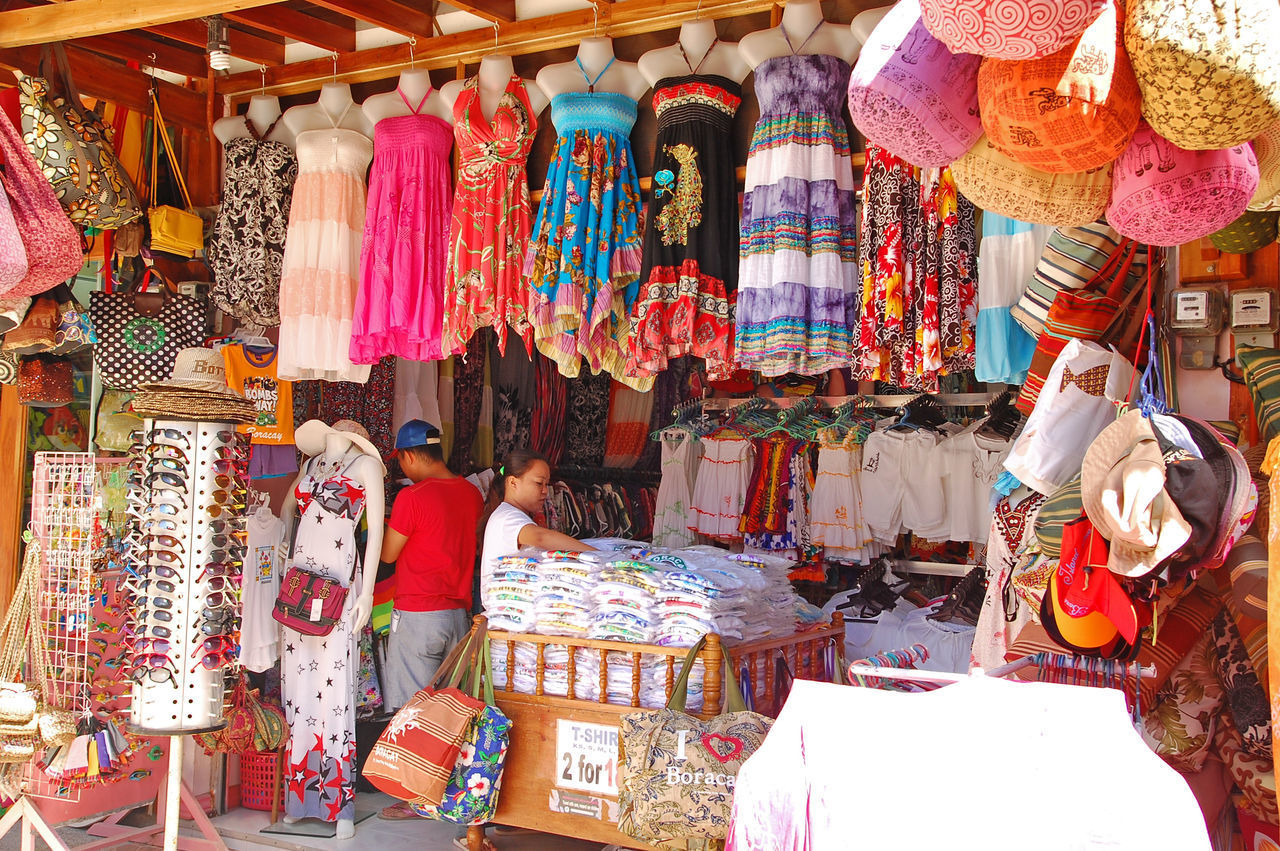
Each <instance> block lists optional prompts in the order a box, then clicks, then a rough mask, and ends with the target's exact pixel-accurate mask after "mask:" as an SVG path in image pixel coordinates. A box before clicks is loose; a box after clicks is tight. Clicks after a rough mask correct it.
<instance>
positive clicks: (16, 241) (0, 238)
mask: <svg viewBox="0 0 1280 851" xmlns="http://www.w3.org/2000/svg"><path fill="white" fill-rule="evenodd" d="M28 268H29V267H28V265H27V249H26V248H24V247H23V245H22V234H20V233H19V232H18V223H17V221H16V220H15V219H14V218H13V208H12V207H11V206H9V196H8V195H6V194H5V193H4V191H3V189H0V293H4V292H8V291H9V290H11V289H13V288H14V287H16V286H17V285H18V284H20V283H21V282H22V279H23V278H25V277H26V276H27V270H28Z"/></svg>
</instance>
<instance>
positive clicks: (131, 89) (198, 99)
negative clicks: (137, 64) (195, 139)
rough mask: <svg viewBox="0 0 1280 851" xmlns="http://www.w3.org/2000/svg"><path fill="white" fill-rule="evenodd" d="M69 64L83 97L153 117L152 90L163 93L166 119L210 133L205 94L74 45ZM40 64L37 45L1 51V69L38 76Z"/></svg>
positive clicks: (69, 56)
mask: <svg viewBox="0 0 1280 851" xmlns="http://www.w3.org/2000/svg"><path fill="white" fill-rule="evenodd" d="M67 62H68V63H69V64H70V65H71V73H72V75H73V76H74V77H75V82H76V87H77V88H78V89H79V90H80V93H81V94H83V95H86V96H88V97H91V98H100V99H102V100H108V101H111V102H112V103H115V104H119V105H120V106H125V107H128V108H129V109H134V110H137V111H139V112H144V113H147V114H150V113H151V86H152V84H153V82H154V84H155V86H156V91H157V92H158V93H159V98H160V105H161V106H162V107H164V115H165V118H166V119H167V120H168V121H169V122H171V123H173V124H177V125H180V126H182V127H185V128H188V129H190V130H194V131H196V132H198V133H208V132H209V125H208V121H207V118H206V115H205V101H206V98H205V96H204V95H203V94H201V93H200V92H197V91H192V90H191V89H184V88H183V87H181V86H175V85H173V84H172V83H167V82H165V81H164V80H154V81H153V80H152V78H151V75H149V74H144V73H143V72H142V71H135V70H134V69H132V68H129V67H127V66H125V65H121V64H120V63H118V62H112V61H111V60H109V59H104V58H102V57H101V56H98V55H96V54H93V53H90V52H88V51H87V50H82V49H80V48H78V47H74V46H72V45H68V46H67ZM39 64H40V48H39V47H37V46H33V45H28V46H24V47H15V48H8V49H0V65H3V66H5V67H8V68H13V69H16V70H19V71H22V72H24V73H27V74H34V73H35V72H36V69H37V68H38V66H39Z"/></svg>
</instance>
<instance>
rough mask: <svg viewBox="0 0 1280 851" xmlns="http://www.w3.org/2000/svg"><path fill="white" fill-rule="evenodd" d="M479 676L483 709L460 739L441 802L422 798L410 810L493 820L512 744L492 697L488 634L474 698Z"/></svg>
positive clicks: (458, 820)
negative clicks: (464, 735) (431, 802)
mask: <svg viewBox="0 0 1280 851" xmlns="http://www.w3.org/2000/svg"><path fill="white" fill-rule="evenodd" d="M482 666H483V667H482ZM482 674H483V677H482V676H481V675H482ZM482 680H483V688H484V709H482V710H481V711H480V714H479V715H478V716H476V720H475V723H474V724H473V725H472V727H471V731H470V732H469V733H468V734H467V736H466V737H465V738H464V739H463V740H462V749H461V750H460V751H459V752H458V761H457V762H455V763H454V765H453V773H452V774H450V775H449V784H448V785H447V786H446V787H445V790H444V797H443V798H442V799H441V800H440V806H438V807H433V806H431V805H430V804H427V803H425V802H423V801H413V802H411V803H410V806H411V807H412V808H413V811H414V812H415V813H417V814H418V815H420V816H423V817H424V818H434V819H440V820H441V821H447V822H451V823H453V824H461V825H468V826H470V825H476V824H484V823H485V822H488V821H492V820H493V817H494V814H495V813H497V811H498V790H499V788H500V787H501V785H502V769H503V767H504V766H505V765H506V763H507V748H508V747H509V746H510V744H511V719H510V718H508V717H507V716H506V715H505V714H504V713H503V711H502V710H501V709H499V708H498V707H497V705H496V704H495V703H494V700H493V658H492V656H491V655H490V652H489V637H488V636H485V639H484V645H483V647H482V648H481V650H480V653H479V654H477V658H476V665H475V669H474V671H473V672H472V677H471V694H472V696H473V697H475V698H476V699H479V697H480V689H481V681H482Z"/></svg>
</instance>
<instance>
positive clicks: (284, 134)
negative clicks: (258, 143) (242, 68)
mask: <svg viewBox="0 0 1280 851" xmlns="http://www.w3.org/2000/svg"><path fill="white" fill-rule="evenodd" d="M280 115H281V112H280V98H278V97H273V96H271V95H254V96H253V97H252V98H250V99H249V108H248V109H247V110H245V113H244V115H228V116H227V117H226V118H219V119H218V120H217V121H215V122H213V135H214V137H215V138H216V139H217V140H218V141H219V142H221V143H222V144H223V145H225V144H227V143H228V142H230V141H231V140H232V139H252V138H254V136H253V134H252V133H250V132H249V127H248V126H247V125H246V124H245V119H248V120H249V122H250V123H252V124H253V129H254V130H256V131H257V133H258V138H260V139H263V140H264V141H265V140H268V139H269V140H271V141H272V142H281V143H283V144H285V145H288V146H289V147H291V148H292V147H293V140H294V134H293V131H291V130H290V129H289V128H288V127H287V126H285V123H284V122H283V121H276V119H277V118H279V117H280ZM272 123H274V124H275V127H272V126H271V125H272ZM268 128H270V129H271V134H270V135H268V136H265V137H264V136H263V135H262V134H263V133H265V132H266V131H267V129H268Z"/></svg>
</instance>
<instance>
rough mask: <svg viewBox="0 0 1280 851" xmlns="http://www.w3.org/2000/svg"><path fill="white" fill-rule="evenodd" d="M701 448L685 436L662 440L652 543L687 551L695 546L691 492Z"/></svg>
mask: <svg viewBox="0 0 1280 851" xmlns="http://www.w3.org/2000/svg"><path fill="white" fill-rule="evenodd" d="M701 455H702V444H701V443H700V442H699V441H698V439H697V438H695V437H694V436H693V435H692V434H690V433H688V432H678V433H674V434H671V435H665V434H664V435H663V436H662V481H661V483H660V484H659V485H658V497H657V500H656V507H655V508H654V511H653V543H654V546H658V547H671V548H673V549H678V548H679V547H687V546H689V545H690V544H692V543H693V542H694V536H693V532H692V531H690V527H691V526H693V516H692V508H693V488H694V476H695V474H696V472H697V469H698V460H699V458H700V457H701Z"/></svg>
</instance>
